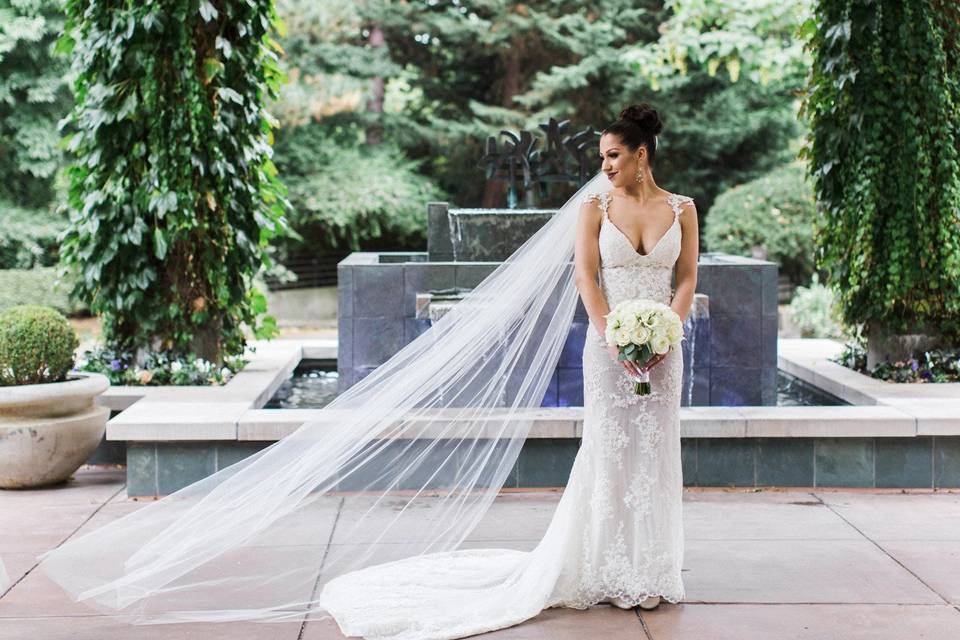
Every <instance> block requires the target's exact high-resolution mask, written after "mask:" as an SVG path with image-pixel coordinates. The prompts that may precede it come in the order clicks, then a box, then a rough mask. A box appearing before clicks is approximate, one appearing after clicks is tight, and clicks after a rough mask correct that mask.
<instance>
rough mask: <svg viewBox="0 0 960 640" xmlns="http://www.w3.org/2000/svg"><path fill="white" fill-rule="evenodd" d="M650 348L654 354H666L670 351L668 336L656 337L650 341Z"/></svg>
mask: <svg viewBox="0 0 960 640" xmlns="http://www.w3.org/2000/svg"><path fill="white" fill-rule="evenodd" d="M650 348H651V349H653V352H654V353H659V354H664V353H666V352H667V351H669V350H670V341H669V340H667V338H666V336H656V337H654V339H653V340H651V341H650Z"/></svg>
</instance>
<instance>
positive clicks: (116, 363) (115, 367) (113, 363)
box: [110, 358, 121, 371]
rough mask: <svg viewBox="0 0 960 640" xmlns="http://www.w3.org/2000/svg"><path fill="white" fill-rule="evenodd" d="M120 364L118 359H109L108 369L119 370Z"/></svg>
mask: <svg viewBox="0 0 960 640" xmlns="http://www.w3.org/2000/svg"><path fill="white" fill-rule="evenodd" d="M120 369H121V365H120V361H119V360H117V359H116V358H114V359H113V360H111V361H110V371H120Z"/></svg>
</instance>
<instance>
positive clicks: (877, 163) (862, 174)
mask: <svg viewBox="0 0 960 640" xmlns="http://www.w3.org/2000/svg"><path fill="white" fill-rule="evenodd" d="M958 14H960V10H958V8H957V7H956V4H955V3H950V2H938V1H936V0H933V1H932V0H922V1H918V2H895V1H893V0H886V1H881V2H874V1H868V0H820V2H819V4H818V6H817V10H816V20H815V21H811V22H810V23H809V24H808V25H806V26H805V32H806V33H808V34H809V35H810V41H809V46H810V48H811V49H812V51H813V52H814V65H813V69H812V72H811V76H810V81H809V90H808V96H807V99H806V102H805V105H804V114H805V115H806V116H807V117H808V119H809V121H810V124H811V134H812V135H811V140H810V143H809V145H808V146H807V147H806V148H805V149H804V151H803V155H804V157H806V158H808V159H809V160H810V163H809V166H810V172H811V175H812V176H813V179H814V182H815V193H816V198H817V202H818V208H819V209H820V212H821V217H820V219H819V221H818V224H817V228H816V231H815V234H816V236H815V237H816V243H817V254H816V255H817V262H818V264H819V265H820V266H822V268H824V269H825V270H827V272H828V275H829V283H830V284H831V285H832V286H833V287H834V289H835V291H836V292H837V294H838V297H839V303H840V307H841V310H842V314H843V319H844V322H845V324H848V325H849V324H861V323H862V324H863V325H864V327H865V332H866V334H867V335H868V337H869V336H870V335H872V334H874V333H875V332H876V334H877V335H891V334H912V333H927V334H930V335H940V336H943V337H944V339H945V340H946V341H954V340H957V339H960V65H958V57H960V53H958V48H960V47H958V40H957V34H958V30H960V26H958V25H960V20H957V18H958Z"/></svg>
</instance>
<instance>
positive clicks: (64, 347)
mask: <svg viewBox="0 0 960 640" xmlns="http://www.w3.org/2000/svg"><path fill="white" fill-rule="evenodd" d="M79 344H80V339H79V338H78V337H77V332H76V331H75V330H74V329H73V327H71V326H70V323H69V322H67V319H66V318H65V317H64V316H63V314H61V313H60V312H59V311H57V310H55V309H51V308H50V307H43V306H39V305H20V306H16V307H11V308H10V309H7V310H6V311H4V312H2V313H0V385H3V386H10V385H17V384H40V383H43V382H59V381H61V380H64V379H65V378H66V376H67V373H69V372H70V369H71V368H73V357H74V352H75V351H76V349H77V346H78V345H79Z"/></svg>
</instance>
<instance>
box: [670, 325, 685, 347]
mask: <svg viewBox="0 0 960 640" xmlns="http://www.w3.org/2000/svg"><path fill="white" fill-rule="evenodd" d="M667 338H668V339H669V340H670V342H672V343H674V344H676V343H678V342H680V340H682V339H683V327H682V326H680V325H679V324H677V323H674V324H671V325H670V326H669V327H667Z"/></svg>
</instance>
